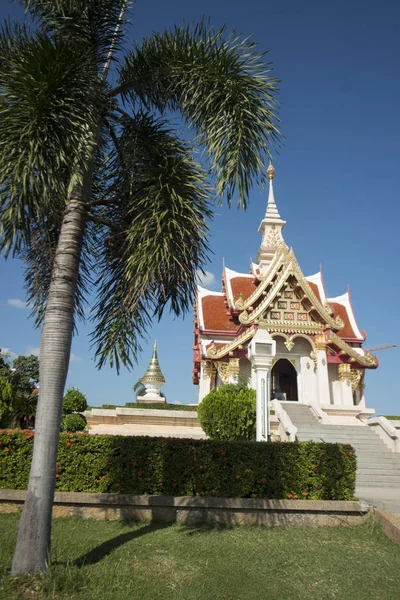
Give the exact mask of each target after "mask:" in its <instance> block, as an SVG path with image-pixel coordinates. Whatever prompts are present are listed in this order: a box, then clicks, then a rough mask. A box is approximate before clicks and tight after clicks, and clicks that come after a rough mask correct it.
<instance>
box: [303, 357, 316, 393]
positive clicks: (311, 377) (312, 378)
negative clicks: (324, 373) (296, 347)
mask: <svg viewBox="0 0 400 600" xmlns="http://www.w3.org/2000/svg"><path fill="white" fill-rule="evenodd" d="M300 373H301V379H302V388H303V390H302V391H303V393H302V398H300V395H299V400H300V401H301V402H303V403H304V404H317V403H318V386H317V373H316V371H315V365H314V361H313V360H311V358H310V357H309V356H301V357H300Z"/></svg>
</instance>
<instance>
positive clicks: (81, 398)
mask: <svg viewBox="0 0 400 600" xmlns="http://www.w3.org/2000/svg"><path fill="white" fill-rule="evenodd" d="M86 409H87V402H86V396H85V394H82V392H80V391H79V390H77V389H76V388H74V387H70V388H68V390H67V393H66V394H65V396H64V400H63V413H64V414H67V413H74V412H83V411H84V410H86Z"/></svg>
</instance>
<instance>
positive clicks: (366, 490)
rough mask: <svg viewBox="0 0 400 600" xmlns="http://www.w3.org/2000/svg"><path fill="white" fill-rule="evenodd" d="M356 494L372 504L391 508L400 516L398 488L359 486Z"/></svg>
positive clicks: (377, 506) (387, 508) (384, 508)
mask: <svg viewBox="0 0 400 600" xmlns="http://www.w3.org/2000/svg"><path fill="white" fill-rule="evenodd" d="M356 496H357V498H359V499H360V500H361V501H363V502H366V503H367V504H369V505H371V506H375V507H376V508H382V509H383V510H389V511H390V512H392V513H394V514H395V515H396V516H397V517H400V491H399V490H398V489H397V488H392V489H389V488H379V487H357V490H356Z"/></svg>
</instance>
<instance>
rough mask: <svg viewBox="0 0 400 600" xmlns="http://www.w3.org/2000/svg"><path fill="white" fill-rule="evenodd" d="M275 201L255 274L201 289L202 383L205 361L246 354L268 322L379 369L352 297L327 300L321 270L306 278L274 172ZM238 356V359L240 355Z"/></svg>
mask: <svg viewBox="0 0 400 600" xmlns="http://www.w3.org/2000/svg"><path fill="white" fill-rule="evenodd" d="M269 175H270V196H269V200H268V207H267V212H266V215H265V217H264V219H263V221H262V222H261V225H260V232H261V234H262V236H263V240H262V244H261V247H260V250H259V252H258V257H259V259H260V260H259V263H258V264H257V263H253V262H252V263H250V273H240V272H237V271H233V270H231V269H229V268H227V267H226V266H224V268H223V272H222V291H221V292H213V291H211V290H207V289H205V288H203V287H199V288H198V295H197V299H196V306H195V319H194V321H195V330H194V332H195V345H194V350H195V369H194V381H195V382H196V383H197V382H198V376H197V375H198V371H199V361H200V360H207V359H215V360H218V359H224V360H226V357H228V356H237V352H241V353H242V355H243V351H245V349H246V347H247V344H248V342H249V340H250V339H251V338H252V336H253V335H254V333H255V331H256V330H257V327H258V325H259V323H260V321H262V322H263V323H264V324H265V325H266V327H267V329H268V330H269V331H270V332H271V334H272V335H279V334H281V335H283V336H284V337H286V338H288V339H289V338H290V337H295V336H296V334H299V333H300V334H305V335H307V336H308V337H309V339H310V340H311V342H312V343H313V344H314V342H315V340H316V336H319V337H321V335H322V336H323V337H324V339H325V342H326V344H327V347H328V351H329V353H330V354H331V355H332V354H334V355H335V356H336V357H338V361H339V362H349V363H351V364H352V365H353V366H354V367H357V368H359V367H363V368H374V367H376V366H377V365H378V361H377V359H376V357H374V356H372V355H371V354H369V353H368V352H365V351H364V350H363V349H362V347H361V345H362V343H363V342H364V341H365V337H366V335H365V332H364V331H362V332H361V331H360V329H359V327H358V325H357V321H356V318H355V315H354V311H353V306H352V303H351V298H350V293H349V291H347V292H346V293H345V294H342V295H341V296H337V297H335V298H327V295H326V292H325V286H324V281H323V277H322V272H321V270H320V271H318V272H317V273H315V274H314V275H310V276H308V277H304V275H303V273H302V271H301V269H300V266H299V264H298V262H297V260H296V257H295V255H294V252H293V250H292V249H289V248H288V247H287V246H286V244H285V243H284V241H283V237H282V228H283V226H284V225H285V221H282V220H281V218H280V216H279V213H278V210H277V207H276V203H275V199H274V195H273V188H272V179H273V175H274V170H273V168H272V170H270V171H269ZM235 353H236V354H235Z"/></svg>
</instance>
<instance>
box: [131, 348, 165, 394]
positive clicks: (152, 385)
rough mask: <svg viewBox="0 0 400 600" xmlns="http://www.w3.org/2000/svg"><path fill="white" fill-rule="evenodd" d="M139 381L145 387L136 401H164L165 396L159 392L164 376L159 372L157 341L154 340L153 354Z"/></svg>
mask: <svg viewBox="0 0 400 600" xmlns="http://www.w3.org/2000/svg"><path fill="white" fill-rule="evenodd" d="M140 381H141V382H142V383H143V385H144V387H145V388H146V393H145V395H144V396H138V402H143V403H144V404H145V403H148V404H150V403H153V402H160V403H161V402H164V403H165V398H163V397H162V396H161V394H160V389H161V387H162V385H164V383H165V377H164V375H163V374H162V372H161V369H160V364H159V362H158V356H157V342H154V348H153V356H152V357H151V360H150V362H149V366H148V367H147V370H146V373H145V374H144V375H143V377H142V378H141V380H140Z"/></svg>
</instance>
